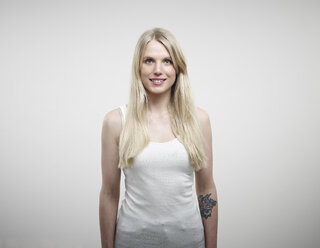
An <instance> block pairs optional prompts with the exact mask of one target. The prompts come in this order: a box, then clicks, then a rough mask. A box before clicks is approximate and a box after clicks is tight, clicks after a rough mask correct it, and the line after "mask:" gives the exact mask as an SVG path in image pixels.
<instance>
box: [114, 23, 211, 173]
mask: <svg viewBox="0 0 320 248" xmlns="http://www.w3.org/2000/svg"><path fill="white" fill-rule="evenodd" d="M153 39H154V40H157V41H159V42H160V43H162V44H163V45H164V46H165V47H166V49H167V50H168V52H169V54H170V56H171V59H172V63H173V67H174V69H175V71H176V81H175V83H174V84H173V85H172V88H171V97H170V103H169V105H168V112H169V114H170V123H171V129H172V131H173V133H174V135H175V136H176V137H178V136H179V141H180V142H181V143H182V144H183V145H184V147H185V148H186V151H187V153H188V157H189V161H190V163H191V165H192V167H193V168H194V169H195V170H196V171H198V170H200V169H201V168H204V167H206V160H207V157H206V155H205V152H204V147H203V135H202V132H201V129H200V125H199V122H198V118H197V112H196V107H195V104H194V101H193V96H192V93H191V88H190V83H189V78H188V73H187V65H186V62H185V57H184V55H183V53H182V51H181V48H180V46H179V44H178V42H177V41H176V39H175V37H174V36H173V35H172V34H171V33H170V32H169V31H167V30H165V29H163V28H153V29H151V30H147V31H145V32H144V33H143V34H142V35H141V36H140V38H139V40H138V42H137V45H136V48H135V52H134V57H133V63H132V75H131V88H130V93H129V103H128V108H127V113H126V118H125V122H124V125H123V129H122V131H121V134H120V140H119V165H118V166H119V168H121V169H125V168H128V167H132V166H133V159H134V157H135V156H136V155H138V153H139V152H140V151H141V150H142V149H143V148H144V147H145V146H146V145H147V144H148V143H149V141H150V139H149V136H148V130H147V124H146V123H147V121H146V120H147V118H146V113H147V110H148V94H147V92H146V90H145V88H144V86H143V84H142V81H141V77H140V66H141V63H142V54H143V51H144V49H145V47H146V45H147V44H148V42H149V41H151V40H153Z"/></svg>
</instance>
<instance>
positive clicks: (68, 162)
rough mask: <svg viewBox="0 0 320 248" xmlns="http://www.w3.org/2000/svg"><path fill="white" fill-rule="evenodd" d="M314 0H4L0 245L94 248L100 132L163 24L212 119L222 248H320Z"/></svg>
mask: <svg viewBox="0 0 320 248" xmlns="http://www.w3.org/2000/svg"><path fill="white" fill-rule="evenodd" d="M319 10H320V4H319V1H308V0H303V1H302V0H300V1H294V0H293V1H289V0H288V1H284V0H283V1H279V0H278V1H276V0H272V1H270V0H268V1H240V0H233V1H228V0H226V1H201V0H200V1H186V0H183V1H182V0H181V1H168V0H165V1H164V0H163V1H151V0H150V1H149V0H148V1H147V0H137V1H113V2H111V1H110V2H108V1H70V0H60V1H57V0H55V1H40V0H39V1H23V0H20V1H15V0H13V1H12V0H11V1H9V0H7V1H3V0H1V2H0V37H1V38H0V81H1V84H0V113H1V122H0V135H1V136H0V146H1V147H0V149H1V150H0V155H1V156H0V166H1V167H0V201H1V204H0V247H1V248H2V247H6V248H11V247H14V248H16V247H23V248H29V247H30V248H31V247H32V248H38V247H41V248H49V247H50V248H51V247H67V248H72V247H77V248H80V247H88V248H89V247H90V248H91V247H100V233H99V218H98V204H99V192H100V187H101V165H100V138H101V137H100V134H101V127H102V120H103V117H104V115H105V114H106V113H107V112H108V111H110V110H112V109H115V108H117V107H118V106H119V105H122V104H125V103H127V102H128V96H129V79H130V72H131V62H132V56H133V51H134V47H135V45H136V42H137V40H138V38H139V36H140V35H141V34H142V32H144V31H145V30H146V29H150V28H153V27H163V28H166V29H168V30H170V31H171V32H172V33H173V34H174V35H175V36H176V38H177V40H178V41H179V43H180V44H181V47H182V49H183V52H184V54H185V56H186V59H187V63H188V69H189V76H190V79H191V87H192V90H193V93H194V97H195V101H196V105H197V106H199V107H201V108H203V109H205V110H206V111H207V112H208V113H209V115H210V120H211V125H212V132H213V157H214V161H213V171H214V179H215V183H216V186H217V191H218V200H219V233H218V235H219V236H218V243H219V247H220V248H233V247H234V248H239V247H240V248H267V247H268V248H269V247H273V248H283V247H290V248H300V247H304V248H316V247H319V245H320V237H319V230H320V217H319V209H320V204H319V203H320V201H319V193H320V186H319V182H318V176H319V168H318V167H319V165H320V157H319V155H318V154H317V152H319V145H320V144H319V140H320V132H319V125H320V117H319V113H320V100H319V93H320V83H319V80H320V73H319V71H320V68H319V67H320V65H319V63H320V62H319V61H320V51H319V44H320V31H319V30H320V15H319Z"/></svg>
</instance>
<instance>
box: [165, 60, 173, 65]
mask: <svg viewBox="0 0 320 248" xmlns="http://www.w3.org/2000/svg"><path fill="white" fill-rule="evenodd" d="M164 63H165V64H167V65H170V64H172V61H171V60H170V59H165V60H164Z"/></svg>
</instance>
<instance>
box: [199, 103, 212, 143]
mask: <svg viewBox="0 0 320 248" xmlns="http://www.w3.org/2000/svg"><path fill="white" fill-rule="evenodd" d="M196 109H197V114H198V120H199V124H200V127H201V129H202V133H203V134H204V137H205V138H209V137H211V123H210V117H209V114H208V113H207V111H205V110H204V109H202V108H200V107H197V108H196Z"/></svg>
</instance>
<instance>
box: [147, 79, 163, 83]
mask: <svg viewBox="0 0 320 248" xmlns="http://www.w3.org/2000/svg"><path fill="white" fill-rule="evenodd" d="M165 80H166V79H165V78H150V81H152V82H154V83H162V82H164V81H165Z"/></svg>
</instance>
